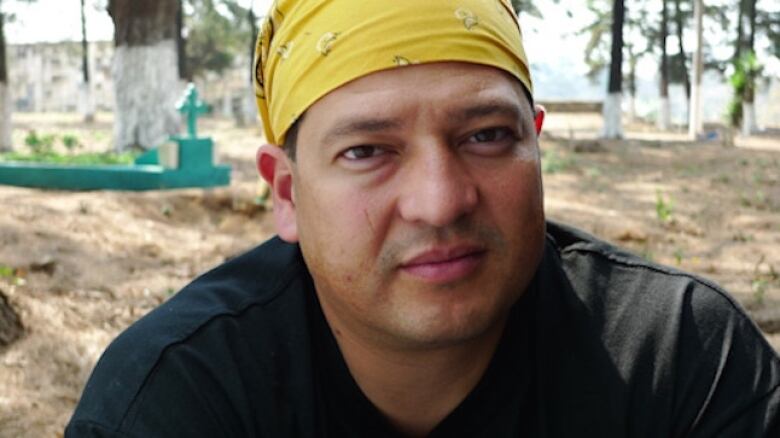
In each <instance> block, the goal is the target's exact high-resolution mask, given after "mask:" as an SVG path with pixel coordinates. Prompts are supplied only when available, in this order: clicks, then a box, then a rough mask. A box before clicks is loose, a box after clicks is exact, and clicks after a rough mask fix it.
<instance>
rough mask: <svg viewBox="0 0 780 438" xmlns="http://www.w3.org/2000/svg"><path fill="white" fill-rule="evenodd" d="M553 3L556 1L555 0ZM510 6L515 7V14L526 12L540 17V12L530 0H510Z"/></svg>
mask: <svg viewBox="0 0 780 438" xmlns="http://www.w3.org/2000/svg"><path fill="white" fill-rule="evenodd" d="M555 3H558V2H557V1H555ZM512 7H513V8H515V12H517V15H520V14H528V15H530V16H532V17H536V18H542V12H541V11H539V8H538V7H536V5H535V4H534V2H533V1H532V0H512Z"/></svg>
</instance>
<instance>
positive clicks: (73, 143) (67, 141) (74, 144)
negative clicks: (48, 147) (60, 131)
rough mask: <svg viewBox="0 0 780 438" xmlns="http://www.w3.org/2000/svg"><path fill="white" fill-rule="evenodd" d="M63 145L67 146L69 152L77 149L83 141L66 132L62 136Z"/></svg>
mask: <svg viewBox="0 0 780 438" xmlns="http://www.w3.org/2000/svg"><path fill="white" fill-rule="evenodd" d="M62 145H63V146H65V149H67V150H68V152H73V151H74V150H75V149H78V148H80V147H81V142H80V141H79V138H78V137H76V136H75V135H72V134H65V135H63V136H62Z"/></svg>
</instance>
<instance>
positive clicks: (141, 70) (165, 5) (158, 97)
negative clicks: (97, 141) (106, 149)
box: [108, 0, 182, 151]
mask: <svg viewBox="0 0 780 438" xmlns="http://www.w3.org/2000/svg"><path fill="white" fill-rule="evenodd" d="M177 9H178V0H110V1H109V3H108V12H109V14H110V15H111V18H112V20H113V21H114V43H115V45H116V51H115V53H114V70H113V75H114V89H115V94H116V112H115V121H114V148H115V149H116V150H117V151H123V150H126V149H127V148H129V147H140V148H142V149H149V148H152V147H155V146H158V145H160V144H162V143H163V142H165V141H166V140H167V139H168V138H169V137H170V136H171V135H173V134H176V133H177V132H178V130H179V124H180V117H179V115H178V113H177V112H176V108H175V104H176V100H177V98H178V97H179V95H180V94H181V90H182V87H181V82H180V81H179V61H178V58H179V57H178V49H177V32H178V26H177V24H176V15H177Z"/></svg>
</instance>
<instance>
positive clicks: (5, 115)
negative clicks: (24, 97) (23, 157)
mask: <svg viewBox="0 0 780 438" xmlns="http://www.w3.org/2000/svg"><path fill="white" fill-rule="evenodd" d="M16 1H18V2H22V3H33V2H34V1H35V0H16ZM5 3H8V0H5ZM13 18H14V17H13V16H12V15H9V14H6V13H5V12H4V10H3V0H0V151H10V150H11V149H13V142H12V140H11V132H12V131H13V128H12V126H11V111H12V108H13V107H12V102H11V92H10V89H9V86H8V65H7V63H6V62H7V61H6V56H5V23H6V22H8V21H10V20H13Z"/></svg>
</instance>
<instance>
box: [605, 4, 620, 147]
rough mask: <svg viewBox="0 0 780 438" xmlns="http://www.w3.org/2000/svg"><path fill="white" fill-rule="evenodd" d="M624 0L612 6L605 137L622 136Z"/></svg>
mask: <svg viewBox="0 0 780 438" xmlns="http://www.w3.org/2000/svg"><path fill="white" fill-rule="evenodd" d="M625 12H626V9H625V4H624V1H623V0H614V3H613V6H612V26H611V31H612V50H611V55H610V67H609V83H608V85H607V97H606V99H605V100H604V110H603V114H604V128H603V130H602V132H601V135H602V137H604V138H612V139H614V138H622V137H623V120H622V115H623V111H622V100H623V99H622V97H623V70H622V68H623V21H624V19H625Z"/></svg>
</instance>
